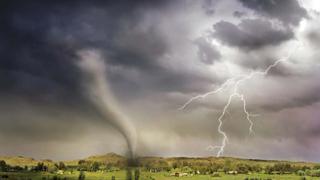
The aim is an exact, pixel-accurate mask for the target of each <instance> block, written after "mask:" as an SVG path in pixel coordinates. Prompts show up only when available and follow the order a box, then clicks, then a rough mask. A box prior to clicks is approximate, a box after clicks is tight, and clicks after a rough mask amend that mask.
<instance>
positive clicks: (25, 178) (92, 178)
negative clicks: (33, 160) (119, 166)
mask: <svg viewBox="0 0 320 180" xmlns="http://www.w3.org/2000/svg"><path fill="white" fill-rule="evenodd" d="M4 174H5V175H8V176H9V178H7V179H9V180H44V179H46V180H49V179H50V180H51V179H53V178H54V176H56V177H59V178H60V179H61V180H63V179H64V178H66V179H67V180H77V179H78V176H79V172H75V173H73V174H63V175H55V174H50V173H0V177H1V176H2V175H4ZM112 176H115V178H116V180H125V177H126V171H116V172H108V173H97V172H96V173H93V172H86V173H85V177H86V178H85V179H88V180H111V179H112ZM245 178H249V179H252V178H258V179H262V180H263V179H272V180H289V179H290V180H301V179H302V177H301V176H297V175H266V174H251V175H243V174H238V175H225V174H221V177H212V176H211V175H194V176H184V177H174V176H170V175H169V174H168V173H149V172H142V173H141V177H140V180H218V179H221V180H233V179H235V180H236V179H240V180H245ZM0 179H1V178H0ZM306 179H319V178H312V177H306Z"/></svg>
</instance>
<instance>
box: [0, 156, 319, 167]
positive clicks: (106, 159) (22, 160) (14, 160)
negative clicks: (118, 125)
mask: <svg viewBox="0 0 320 180" xmlns="http://www.w3.org/2000/svg"><path fill="white" fill-rule="evenodd" d="M0 160H4V161H6V163H7V164H9V165H11V166H16V165H18V166H21V167H23V166H35V165H37V163H39V162H43V163H44V164H46V165H48V166H53V165H54V163H57V162H54V161H52V160H49V159H47V160H36V159H33V158H30V157H23V156H12V157H9V156H0ZM80 160H83V161H86V162H100V163H103V164H108V163H111V164H118V165H124V164H125V163H126V160H127V159H126V157H124V156H121V155H118V154H116V153H107V154H104V155H95V156H89V157H87V158H84V159H77V160H71V161H63V162H64V163H65V164H66V165H69V166H76V165H78V162H79V161H80ZM138 160H139V163H140V165H142V166H146V165H150V164H153V165H155V164H156V165H161V164H167V165H170V166H172V165H173V164H175V163H180V164H189V165H199V164H201V165H207V166H210V165H212V164H213V163H214V164H225V163H226V162H230V163H232V164H239V163H249V164H251V165H253V164H256V165H260V166H262V167H264V166H267V165H274V164H275V163H290V164H291V165H295V166H314V165H319V163H311V162H292V161H277V160H261V159H241V158H233V157H219V158H217V157H167V158H164V157H151V156H149V157H139V159H138Z"/></svg>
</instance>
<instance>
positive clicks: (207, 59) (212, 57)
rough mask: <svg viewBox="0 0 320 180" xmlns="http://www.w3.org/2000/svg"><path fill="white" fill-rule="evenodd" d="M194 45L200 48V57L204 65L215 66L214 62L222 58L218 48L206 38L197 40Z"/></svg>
mask: <svg viewBox="0 0 320 180" xmlns="http://www.w3.org/2000/svg"><path fill="white" fill-rule="evenodd" d="M194 43H195V44H196V45H197V46H198V56H199V58H200V60H201V61H202V62H203V63H205V64H213V63H214V61H217V60H219V59H220V58H221V54H220V52H219V51H218V50H217V49H216V47H215V46H214V45H213V44H212V43H210V42H208V40H206V39H205V38H204V37H201V38H198V39H196V40H195V41H194Z"/></svg>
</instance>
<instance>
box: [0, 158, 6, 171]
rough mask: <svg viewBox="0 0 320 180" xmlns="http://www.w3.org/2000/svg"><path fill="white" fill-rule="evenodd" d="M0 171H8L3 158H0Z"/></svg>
mask: <svg viewBox="0 0 320 180" xmlns="http://www.w3.org/2000/svg"><path fill="white" fill-rule="evenodd" d="M0 171H2V172H6V171H8V165H7V163H6V162H5V161H3V160H0Z"/></svg>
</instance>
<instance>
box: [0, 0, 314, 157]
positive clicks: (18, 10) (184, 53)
mask: <svg viewBox="0 0 320 180" xmlns="http://www.w3.org/2000/svg"><path fill="white" fill-rule="evenodd" d="M314 4H317V1H313V0H310V1H308V2H299V3H298V1H295V0H292V1H291V0H273V1H272V0H270V1H269V0H268V1H255V0H248V1H245V0H226V1H219V0H218V1H207V0H203V1H143V0H141V1H140V0H139V1H126V0H120V1H100V0H93V1H84V0H80V1H73V0H71V1H37V0H34V1H23V2H18V1H3V2H1V7H0V8H1V11H0V22H1V24H2V25H1V27H0V29H1V31H0V146H1V147H4V148H1V150H0V154H3V155H16V154H19V155H27V156H34V157H36V158H53V159H71V158H81V157H84V156H87V155H92V154H98V153H105V152H107V151H115V152H118V153H125V152H126V140H125V139H124V138H123V136H122V135H121V133H120V132H119V131H118V129H117V128H118V127H117V125H115V124H114V123H112V122H111V123H110V122H108V121H105V120H104V119H108V118H112V115H110V114H109V115H108V113H104V110H101V109H99V108H97V106H96V104H95V102H93V101H92V100H91V99H90V98H88V90H87V89H86V88H84V84H85V85H90V84H91V86H90V87H91V88H92V87H93V86H94V83H93V82H94V81H92V80H88V79H86V78H83V75H84V73H83V70H82V69H81V68H79V66H78V65H77V64H79V61H81V59H82V58H81V57H82V56H79V52H84V51H88V50H89V51H90V52H99V56H100V57H103V58H101V59H100V60H101V61H102V63H103V65H105V68H106V69H105V74H102V75H101V77H102V78H101V79H102V82H103V83H108V87H109V88H110V89H109V90H108V92H107V93H108V96H106V97H105V98H104V101H105V102H108V103H111V106H113V103H112V102H115V101H116V102H117V107H119V109H121V113H123V115H125V116H126V117H129V118H130V119H132V120H131V122H132V126H134V127H135V128H136V129H137V154H138V155H163V156H171V155H179V156H189V155H190V156H208V155H210V156H212V155H215V154H214V153H213V152H210V151H207V150H206V147H207V146H208V145H217V144H219V143H220V142H221V138H222V137H221V136H220V134H219V133H218V132H217V131H216V130H217V127H218V122H217V118H218V117H219V115H220V113H221V110H222V108H223V106H224V105H225V103H226V101H227V99H228V95H229V93H230V92H231V91H230V89H229V87H227V88H226V89H225V91H221V92H219V93H218V94H215V95H210V96H208V97H207V98H202V99H199V100H197V101H194V102H193V103H192V104H190V106H188V108H187V109H185V110H184V111H179V110H178V108H179V107H181V106H182V105H183V104H184V103H185V102H187V101H188V100H189V99H190V98H191V97H194V96H196V95H198V94H202V93H206V92H208V91H212V90H214V89H216V88H218V87H219V86H220V85H221V84H223V83H224V81H226V80H227V79H229V78H232V77H235V76H241V75H247V74H250V73H251V72H252V71H263V70H264V69H265V68H267V67H268V66H269V65H270V64H273V63H274V62H275V61H276V60H278V59H281V58H282V57H285V56H287V55H288V54H290V53H292V56H291V57H290V59H288V61H285V62H282V63H279V65H278V66H276V67H274V68H273V69H272V70H270V72H269V74H268V75H266V76H255V77H253V78H252V79H249V80H246V81H244V82H243V83H241V85H240V86H239V92H241V93H243V94H244V95H245V97H246V98H247V108H248V110H249V111H250V112H252V113H257V114H260V116H257V117H255V118H254V131H255V136H251V135H249V134H248V127H249V124H248V122H247V121H246V119H245V114H244V113H243V112H242V108H243V107H242V103H241V102H240V101H239V99H237V98H235V99H234V101H232V103H231V106H230V109H229V110H228V111H229V113H230V114H228V115H227V116H226V117H225V118H224V122H225V124H224V126H223V129H224V130H225V131H226V132H227V133H228V135H229V140H230V144H228V146H227V147H226V152H225V155H226V156H241V157H246V158H268V159H273V158H276V159H294V160H312V161H318V160H320V157H319V155H318V154H316V153H315V152H314V151H311V150H310V149H314V150H317V151H319V150H320V146H319V145H318V144H319V143H317V142H318V140H317V139H319V134H320V133H319V132H318V131H317V127H319V126H320V123H319V119H318V118H317V117H318V115H319V113H318V108H319V100H320V97H319V93H318V92H319V90H320V86H319V83H318V79H319V77H320V73H319V72H320V71H319V68H320V66H319V57H320V56H319V53H317V49H318V46H319V38H318V36H319V35H318V33H317V31H316V30H317V29H318V27H319V25H320V23H319V20H318V19H319V15H317V13H314V11H319V9H317V8H318V7H319V6H316V5H314ZM311 9H312V10H311ZM297 44H302V45H301V47H300V48H296V47H297ZM292 51H294V52H292ZM89 59H90V58H89ZM89 64H90V63H89ZM87 65H88V64H87ZM83 68H84V69H85V68H87V67H86V66H85V67H83ZM102 94H103V93H99V94H98V95H99V96H100V95H101V96H102ZM111 96H112V97H111ZM110 99H113V100H112V101H109V100H110ZM108 103H106V104H108ZM102 109H103V108H102ZM107 109H108V108H107ZM301 124H303V126H302V125H301ZM129 134H130V133H129ZM125 136H128V137H127V138H130V137H131V135H125ZM129 136H130V137H129ZM159 142H161V143H159ZM39 147H42V148H39ZM248 147H250V149H248ZM266 149H268V151H266Z"/></svg>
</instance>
